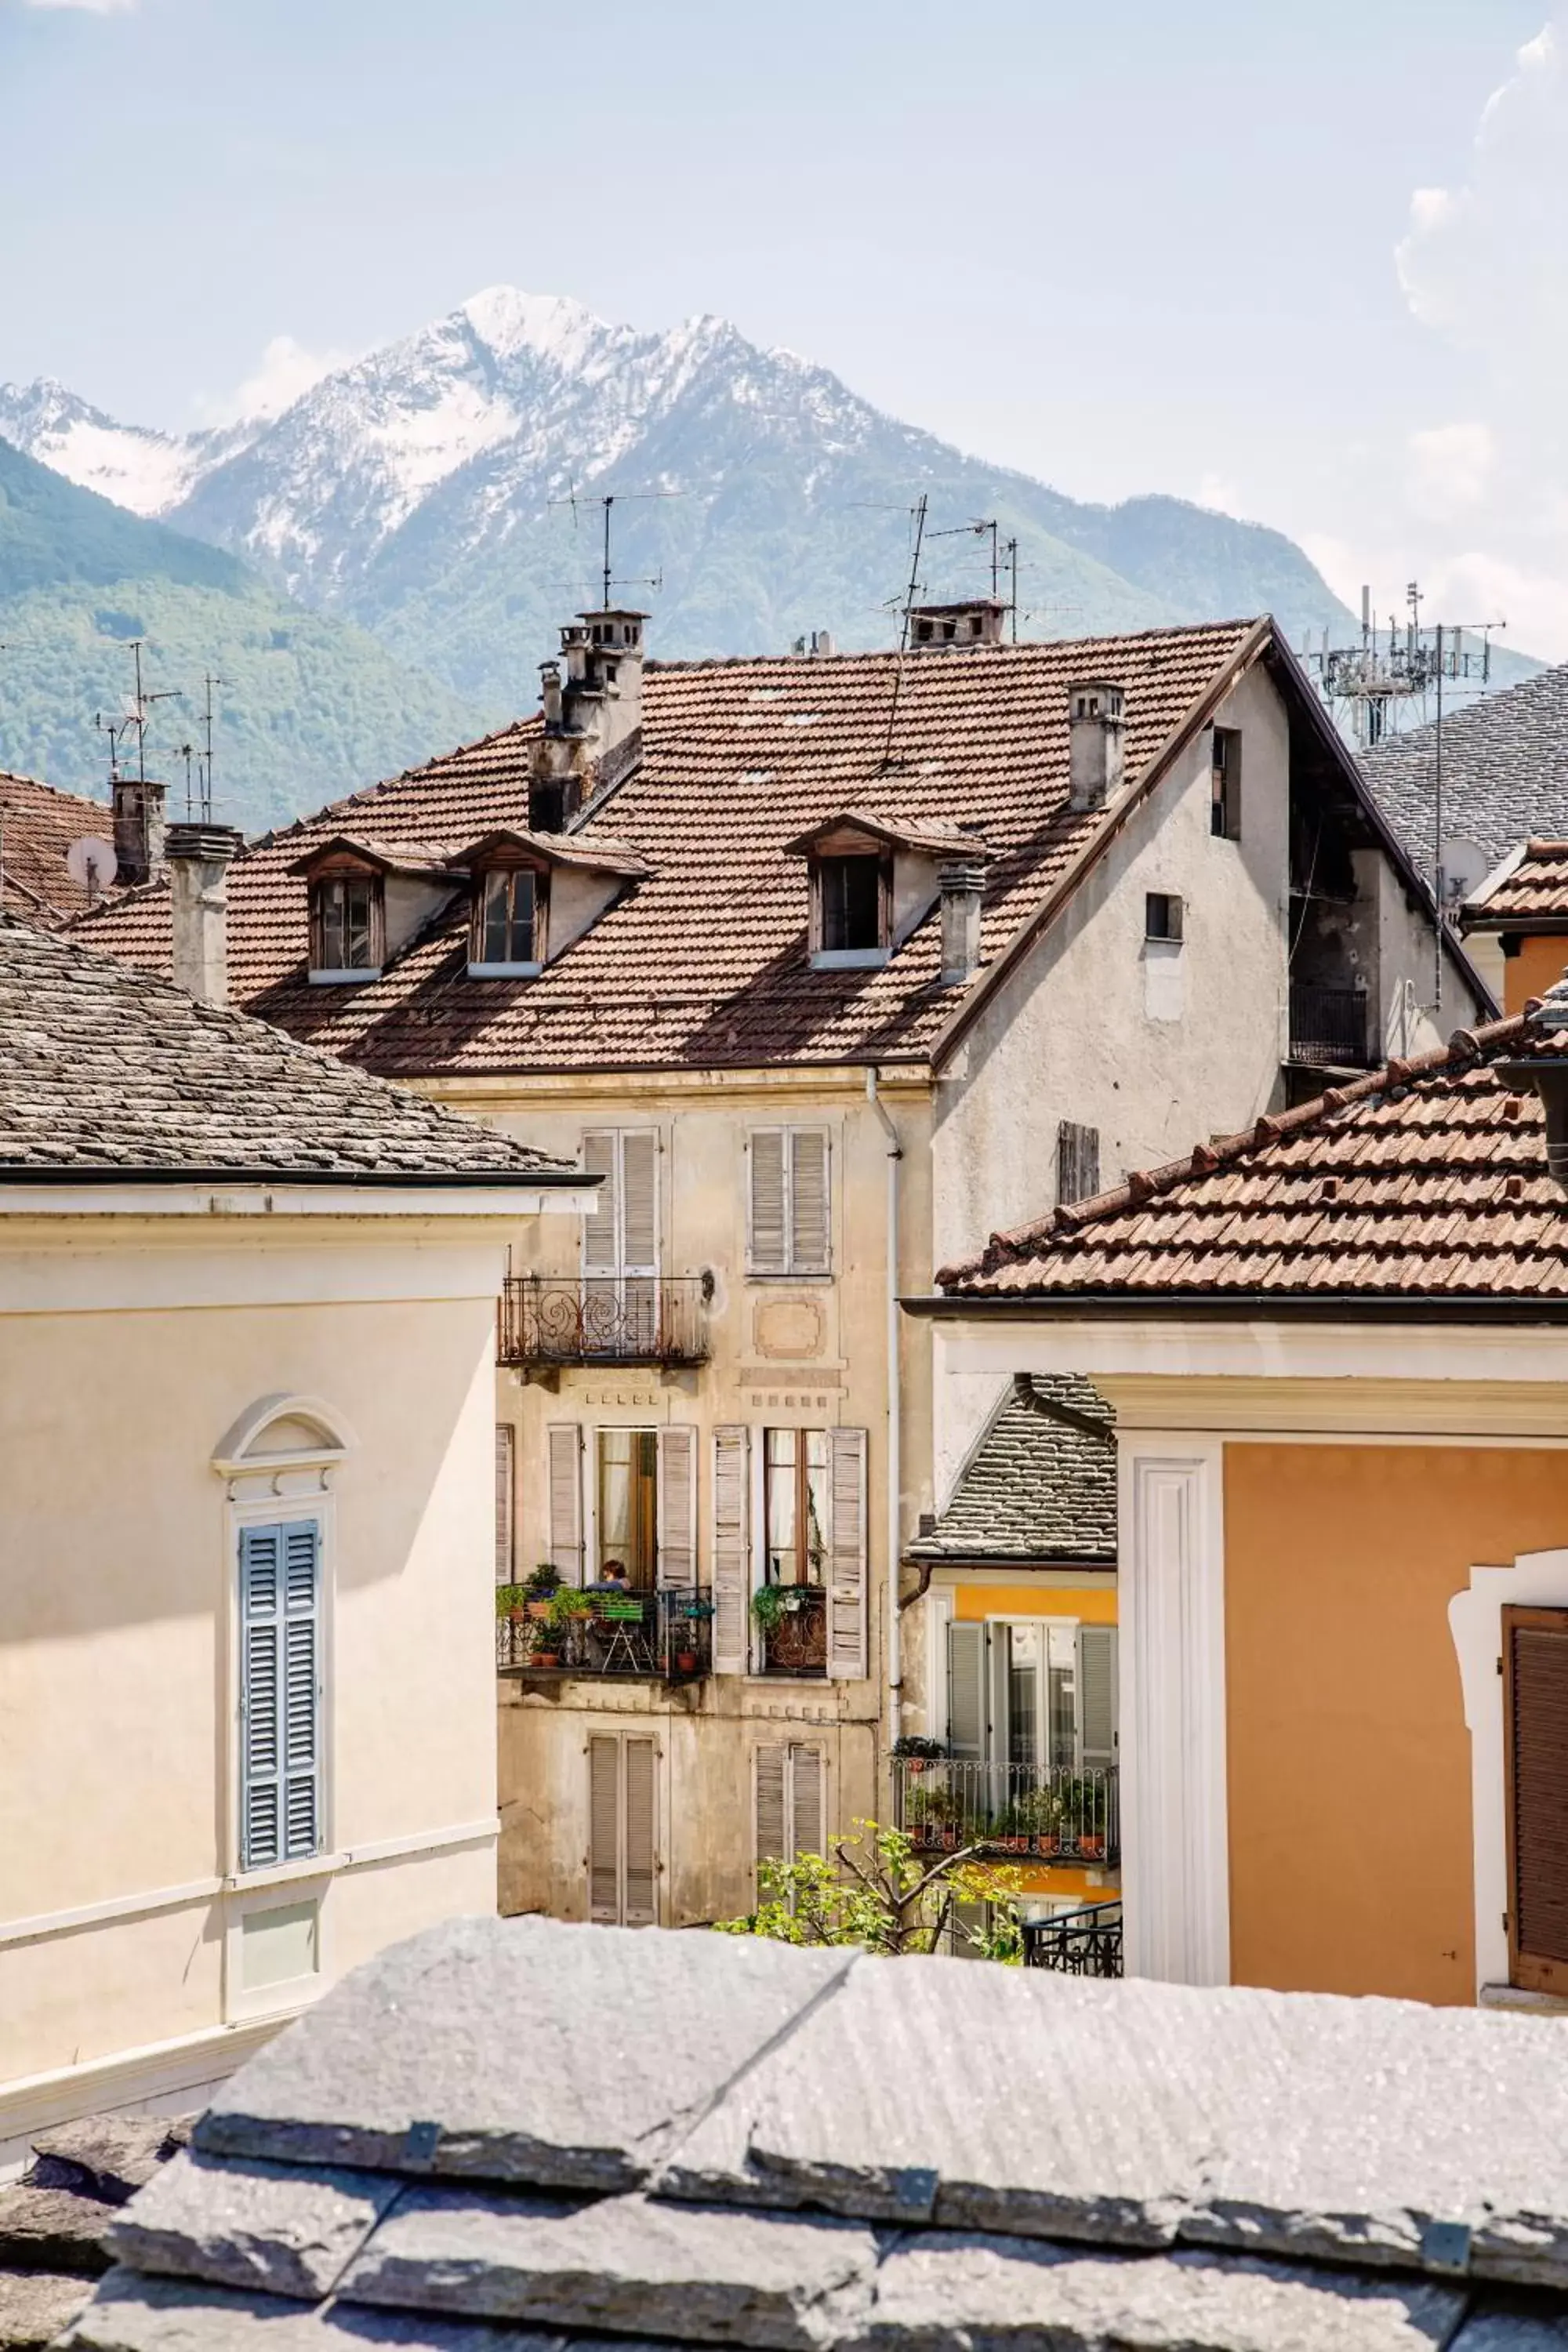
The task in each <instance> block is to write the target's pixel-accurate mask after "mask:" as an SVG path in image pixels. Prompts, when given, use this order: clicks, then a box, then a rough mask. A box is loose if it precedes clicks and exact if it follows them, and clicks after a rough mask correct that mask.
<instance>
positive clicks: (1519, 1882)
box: [1502, 1608, 1568, 1994]
mask: <svg viewBox="0 0 1568 2352" xmlns="http://www.w3.org/2000/svg"><path fill="white" fill-rule="evenodd" d="M1502 1655H1503V1746H1504V1763H1505V1776H1506V1777H1505V1783H1504V1785H1505V1789H1506V1792H1507V1807H1508V1885H1509V1895H1508V1946H1509V1975H1510V1980H1511V1982H1512V1983H1514V1984H1516V1985H1518V1986H1519V1987H1521V1990H1525V1991H1529V1992H1545V1993H1558V1994H1563V1993H1568V1609H1520V1608H1505V1609H1504V1611H1503V1612H1502Z"/></svg>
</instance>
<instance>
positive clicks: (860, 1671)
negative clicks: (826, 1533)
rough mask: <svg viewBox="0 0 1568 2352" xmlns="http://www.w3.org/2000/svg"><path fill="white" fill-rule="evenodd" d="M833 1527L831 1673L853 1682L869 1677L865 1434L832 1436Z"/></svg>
mask: <svg viewBox="0 0 1568 2352" xmlns="http://www.w3.org/2000/svg"><path fill="white" fill-rule="evenodd" d="M828 1446H829V1454H830V1459H831V1464H832V1468H831V1471H830V1474H829V1475H830V1485H831V1509H832V1513H833V1525H832V1529H831V1532H830V1538H829V1546H828V1560H829V1567H828V1591H827V1671H828V1673H829V1675H833V1676H834V1677H835V1678H836V1679H837V1680H839V1681H844V1682H853V1681H856V1680H858V1678H860V1677H862V1676H863V1675H865V1672H866V1599H867V1594H866V1586H867V1573H866V1549H867V1547H866V1433H865V1431H864V1430H863V1429H834V1430H830V1431H829V1432H828Z"/></svg>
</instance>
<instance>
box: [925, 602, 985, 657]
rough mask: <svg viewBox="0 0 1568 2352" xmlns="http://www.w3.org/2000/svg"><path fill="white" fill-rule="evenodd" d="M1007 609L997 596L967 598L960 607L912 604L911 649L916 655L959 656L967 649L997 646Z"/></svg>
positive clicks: (957, 605)
mask: <svg viewBox="0 0 1568 2352" xmlns="http://www.w3.org/2000/svg"><path fill="white" fill-rule="evenodd" d="M1006 613H1007V607H1006V605H1005V604H1003V603H1002V601H1001V599H1000V597H997V596H967V597H965V598H964V600H963V603H962V604H911V605H910V647H911V649H912V650H913V651H914V652H915V653H917V654H924V653H962V652H963V649H964V647H965V646H999V645H1000V644H1001V642H1002V623H1003V621H1004V620H1005V617H1006Z"/></svg>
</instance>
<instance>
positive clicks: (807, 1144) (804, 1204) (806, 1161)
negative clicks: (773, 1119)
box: [789, 1127, 832, 1274]
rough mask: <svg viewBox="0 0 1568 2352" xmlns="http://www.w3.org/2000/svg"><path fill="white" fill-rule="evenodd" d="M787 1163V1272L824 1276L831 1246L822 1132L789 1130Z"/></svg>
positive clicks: (806, 1128)
mask: <svg viewBox="0 0 1568 2352" xmlns="http://www.w3.org/2000/svg"><path fill="white" fill-rule="evenodd" d="M789 1162H790V1171H789V1205H790V1239H789V1269H790V1272H791V1273H792V1274H826V1272H827V1271H828V1268H829V1265H830V1263H831V1258H832V1244H831V1239H830V1234H829V1216H828V1201H829V1194H828V1182H827V1171H828V1153H827V1137H826V1134H825V1133H824V1131H823V1130H822V1129H820V1128H815V1127H796V1128H792V1129H791V1130H790V1136H789Z"/></svg>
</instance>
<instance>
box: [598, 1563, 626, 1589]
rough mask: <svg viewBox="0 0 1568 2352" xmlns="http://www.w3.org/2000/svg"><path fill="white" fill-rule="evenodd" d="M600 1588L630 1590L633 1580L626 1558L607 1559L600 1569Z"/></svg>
mask: <svg viewBox="0 0 1568 2352" xmlns="http://www.w3.org/2000/svg"><path fill="white" fill-rule="evenodd" d="M599 1589H600V1591H604V1592H629V1591H631V1589H632V1588H631V1580H630V1578H629V1577H628V1576H627V1574H626V1562H625V1560H624V1559H607V1560H605V1563H604V1566H603V1567H602V1568H601V1569H600V1570H599Z"/></svg>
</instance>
